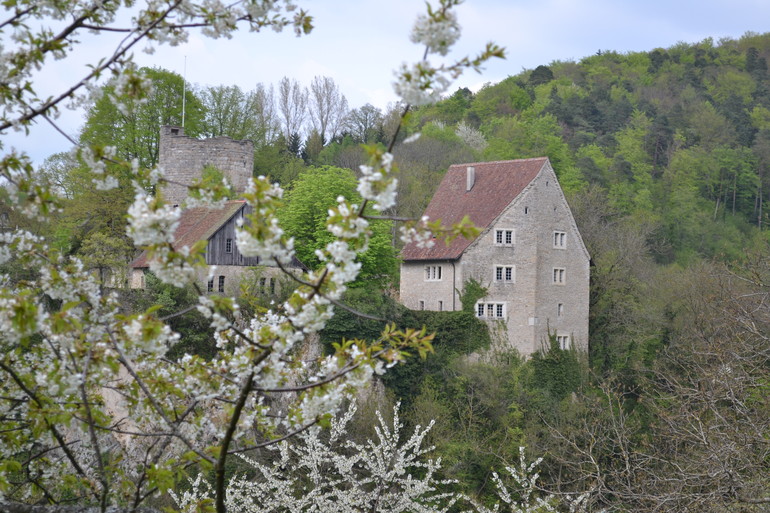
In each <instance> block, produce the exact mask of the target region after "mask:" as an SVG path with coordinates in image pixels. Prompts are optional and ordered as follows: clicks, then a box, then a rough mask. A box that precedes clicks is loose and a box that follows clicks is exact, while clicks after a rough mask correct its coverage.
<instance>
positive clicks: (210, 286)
mask: <svg viewBox="0 0 770 513" xmlns="http://www.w3.org/2000/svg"><path fill="white" fill-rule="evenodd" d="M206 290H208V291H209V292H214V278H211V279H210V280H209V283H208V285H207V286H206Z"/></svg>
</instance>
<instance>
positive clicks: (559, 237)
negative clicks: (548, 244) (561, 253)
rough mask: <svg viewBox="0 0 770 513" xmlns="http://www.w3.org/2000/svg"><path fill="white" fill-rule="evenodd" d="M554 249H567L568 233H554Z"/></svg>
mask: <svg viewBox="0 0 770 513" xmlns="http://www.w3.org/2000/svg"><path fill="white" fill-rule="evenodd" d="M553 247H554V248H556V249H564V248H566V247H567V233H566V232H559V231H555V232H553Z"/></svg>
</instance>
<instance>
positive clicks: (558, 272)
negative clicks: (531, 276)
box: [553, 267, 564, 285]
mask: <svg viewBox="0 0 770 513" xmlns="http://www.w3.org/2000/svg"><path fill="white" fill-rule="evenodd" d="M553 282H554V283H555V284H557V285H564V268H562V267H554V268H553Z"/></svg>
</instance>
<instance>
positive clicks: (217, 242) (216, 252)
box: [206, 205, 260, 266]
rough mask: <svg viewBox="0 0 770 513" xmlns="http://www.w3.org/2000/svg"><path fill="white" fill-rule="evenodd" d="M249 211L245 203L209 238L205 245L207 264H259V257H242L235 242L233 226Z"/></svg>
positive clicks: (249, 208)
mask: <svg viewBox="0 0 770 513" xmlns="http://www.w3.org/2000/svg"><path fill="white" fill-rule="evenodd" d="M250 212H251V207H250V206H248V205H246V206H244V207H243V208H242V209H241V210H239V211H238V213H237V214H235V215H234V216H233V217H232V218H230V220H229V221H227V222H226V223H225V224H223V225H222V226H221V227H220V228H219V230H217V231H216V233H214V235H212V236H211V238H209V242H208V245H207V246H206V263H207V264H209V265H235V266H256V265H260V260H259V257H244V256H243V255H242V254H241V252H240V251H238V245H237V244H236V243H235V228H236V226H237V224H236V223H237V221H238V219H242V218H243V217H244V215H246V214H248V213H250ZM228 239H229V240H230V244H229V246H230V251H229V252H228V251H227V246H228V243H227V241H228Z"/></svg>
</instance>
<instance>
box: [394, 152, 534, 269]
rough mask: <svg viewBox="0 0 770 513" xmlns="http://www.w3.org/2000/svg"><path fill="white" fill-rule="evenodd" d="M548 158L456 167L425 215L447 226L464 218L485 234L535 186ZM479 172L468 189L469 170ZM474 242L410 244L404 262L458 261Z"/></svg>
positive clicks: (439, 187) (458, 240)
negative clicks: (424, 246) (420, 246)
mask: <svg viewBox="0 0 770 513" xmlns="http://www.w3.org/2000/svg"><path fill="white" fill-rule="evenodd" d="M547 162H548V158H547V157H540V158H534V159H521V160H505V161H497V162H478V163H472V164H455V165H453V166H451V167H450V168H449V170H448V171H447V172H446V175H444V179H443V180H441V183H440V184H439V186H438V190H436V193H435V194H434V195H433V199H432V200H431V201H430V204H429V205H428V208H427V209H426V210H425V215H426V216H428V217H429V218H430V220H431V221H435V220H438V219H440V220H441V222H442V224H443V225H445V226H451V225H453V224H456V223H459V222H460V221H461V220H462V218H463V217H464V216H466V215H467V216H468V217H469V218H470V220H471V222H472V223H473V224H474V225H475V226H476V227H477V228H479V229H480V230H481V231H484V230H485V229H486V228H487V227H488V226H489V225H490V223H492V221H494V220H495V219H496V218H497V217H498V216H499V215H500V214H501V213H502V211H503V209H505V207H507V206H508V205H510V204H511V202H512V201H513V200H514V199H515V198H516V197H517V196H518V195H519V194H521V192H522V191H523V190H524V188H526V187H527V185H529V184H530V182H532V180H533V179H534V178H535V177H536V176H537V174H538V173H539V172H540V170H541V169H542V168H543V166H545V165H546V163H547ZM469 167H473V168H474V170H475V181H474V184H473V187H472V188H471V190H470V191H468V190H466V189H467V182H466V177H467V169H468V168H469ZM471 242H473V240H468V239H466V238H464V237H458V238H456V239H455V240H453V241H452V242H451V243H450V244H449V246H447V245H446V244H445V243H443V242H440V241H437V243H436V244H434V245H433V247H431V248H418V247H417V245H416V244H414V243H410V244H407V245H406V246H404V249H403V250H402V251H401V256H402V258H403V259H404V260H456V259H458V258H460V256H461V255H462V253H463V251H465V249H466V248H467V247H468V246H469V245H470V244H471Z"/></svg>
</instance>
